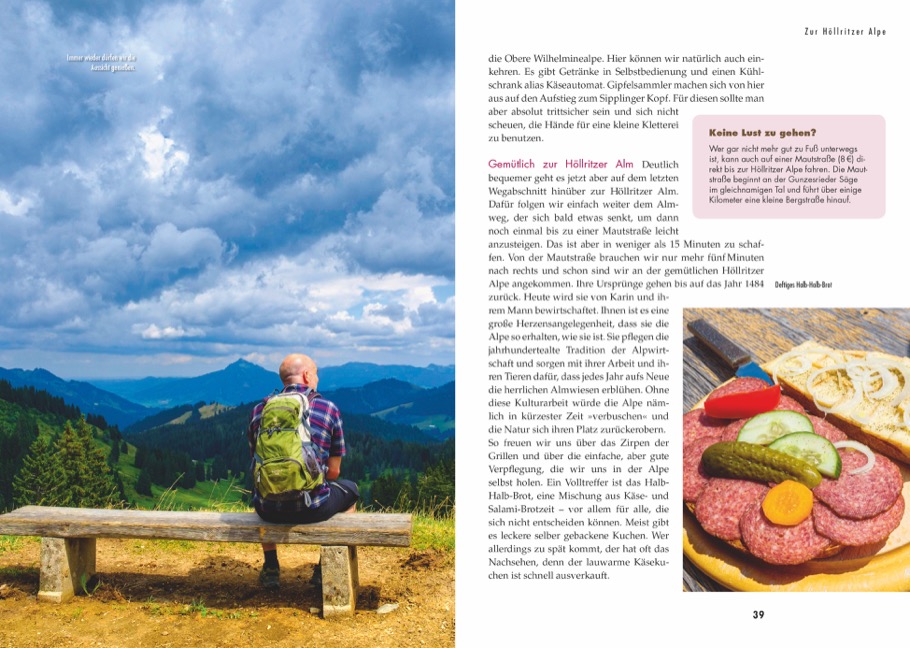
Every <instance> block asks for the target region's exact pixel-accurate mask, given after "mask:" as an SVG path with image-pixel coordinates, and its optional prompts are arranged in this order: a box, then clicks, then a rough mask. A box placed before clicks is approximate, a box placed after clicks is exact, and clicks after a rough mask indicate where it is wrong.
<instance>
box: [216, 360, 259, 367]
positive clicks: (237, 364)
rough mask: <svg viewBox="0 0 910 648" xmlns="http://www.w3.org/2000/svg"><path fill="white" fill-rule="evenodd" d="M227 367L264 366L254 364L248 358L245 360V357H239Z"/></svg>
mask: <svg viewBox="0 0 910 648" xmlns="http://www.w3.org/2000/svg"><path fill="white" fill-rule="evenodd" d="M225 369H262V367H260V366H259V365H257V364H253V363H252V362H249V361H248V360H244V359H243V358H238V359H237V360H235V361H234V362H232V363H231V364H229V365H228V366H227V367H225Z"/></svg>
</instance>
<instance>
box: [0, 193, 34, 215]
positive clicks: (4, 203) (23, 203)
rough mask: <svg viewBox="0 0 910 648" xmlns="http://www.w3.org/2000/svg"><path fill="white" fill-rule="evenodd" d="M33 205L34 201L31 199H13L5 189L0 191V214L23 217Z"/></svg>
mask: <svg viewBox="0 0 910 648" xmlns="http://www.w3.org/2000/svg"><path fill="white" fill-rule="evenodd" d="M34 204H35V201H34V200H32V199H31V198H24V197H20V198H14V197H13V196H12V195H10V193H9V192H8V191H6V190H5V189H0V212H3V213H5V214H9V215H10V216H25V215H26V214H28V212H29V211H31V209H32V207H33V206H34Z"/></svg>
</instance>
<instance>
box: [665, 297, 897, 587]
mask: <svg viewBox="0 0 910 648" xmlns="http://www.w3.org/2000/svg"><path fill="white" fill-rule="evenodd" d="M702 318H703V319H705V320H707V321H708V322H709V323H711V324H712V325H713V326H714V327H715V328H716V329H718V330H719V331H720V332H721V333H723V334H724V335H726V336H727V337H728V338H730V339H732V340H733V341H735V342H736V343H738V344H739V345H740V346H741V347H743V348H744V349H746V350H747V351H749V352H751V353H752V359H753V360H755V361H756V362H758V363H759V364H763V363H765V362H768V361H770V360H773V359H774V358H776V357H777V356H779V355H781V354H783V353H786V352H787V351H790V350H791V349H792V348H793V347H795V346H797V345H799V344H802V343H803V342H806V341H807V340H815V341H817V342H819V343H821V344H824V345H826V346H829V347H831V348H834V349H844V350H854V349H855V350H860V351H883V352H885V353H891V354H894V355H898V356H910V310H908V309H876V308H767V309H766V308H754V309H725V308H703V309H686V310H684V311H683V407H684V410H683V411H684V412H687V411H689V410H690V409H692V407H693V406H694V405H695V404H696V403H698V402H699V401H700V400H701V399H702V398H704V397H705V396H707V395H708V393H709V392H710V391H711V390H712V389H714V388H715V387H717V386H718V385H719V384H721V383H723V382H725V381H727V380H729V379H730V378H732V377H733V375H734V372H733V370H732V369H730V368H729V367H727V366H726V365H725V364H724V363H723V362H722V361H721V360H720V359H719V358H718V357H717V356H716V355H715V354H714V353H713V352H712V351H711V349H709V348H708V347H706V346H705V345H704V344H702V343H701V342H699V341H698V340H696V339H695V338H694V337H693V336H692V334H691V333H690V332H689V330H688V329H687V328H686V326H687V325H688V323H689V322H692V321H695V320H697V319H702ZM683 563H684V565H683V589H684V590H686V591H723V590H724V588H723V587H721V586H720V585H718V584H717V583H715V582H714V581H712V580H711V579H710V578H708V577H707V576H705V575H704V574H703V573H701V572H700V571H699V570H698V569H697V568H696V567H694V566H693V565H692V564H691V563H690V562H689V561H688V559H686V558H684V559H683Z"/></svg>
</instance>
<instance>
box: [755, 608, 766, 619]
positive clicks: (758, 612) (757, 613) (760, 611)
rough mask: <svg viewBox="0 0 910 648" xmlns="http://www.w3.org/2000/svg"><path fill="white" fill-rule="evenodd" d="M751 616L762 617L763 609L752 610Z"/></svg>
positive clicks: (763, 614) (763, 616) (763, 615)
mask: <svg viewBox="0 0 910 648" xmlns="http://www.w3.org/2000/svg"><path fill="white" fill-rule="evenodd" d="M752 618H753V619H764V618H765V611H764V610H752Z"/></svg>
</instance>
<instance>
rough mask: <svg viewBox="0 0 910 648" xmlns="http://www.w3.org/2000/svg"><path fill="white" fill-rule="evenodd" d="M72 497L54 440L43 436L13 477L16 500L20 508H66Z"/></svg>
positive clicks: (30, 449)
mask: <svg viewBox="0 0 910 648" xmlns="http://www.w3.org/2000/svg"><path fill="white" fill-rule="evenodd" d="M68 495H69V494H68V492H67V489H66V476H65V474H64V472H63V466H62V464H61V463H60V458H59V456H58V455H57V453H56V451H55V448H54V446H53V444H52V443H51V440H50V439H49V438H48V437H47V436H44V435H43V436H39V437H38V438H37V439H36V440H35V442H34V443H32V445H31V447H30V448H29V451H28V454H27V455H25V458H24V459H23V461H22V467H21V468H20V469H19V472H18V473H16V476H15V477H14V478H13V499H14V501H15V503H16V505H17V506H25V505H26V504H37V505H43V506H66V505H67V498H68Z"/></svg>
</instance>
